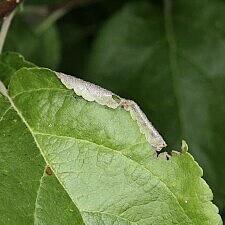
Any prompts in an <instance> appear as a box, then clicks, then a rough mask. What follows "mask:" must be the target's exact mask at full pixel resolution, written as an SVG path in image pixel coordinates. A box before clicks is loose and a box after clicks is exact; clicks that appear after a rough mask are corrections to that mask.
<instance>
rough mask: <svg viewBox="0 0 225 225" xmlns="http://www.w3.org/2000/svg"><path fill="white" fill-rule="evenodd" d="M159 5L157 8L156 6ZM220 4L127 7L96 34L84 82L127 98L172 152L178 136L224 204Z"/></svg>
mask: <svg viewBox="0 0 225 225" xmlns="http://www.w3.org/2000/svg"><path fill="white" fill-rule="evenodd" d="M161 3H163V4H161ZM224 8H225V3H224V1H220V0H215V1H208V0H204V1H194V0H193V1H185V0H179V1H177V0H175V1H171V0H165V1H163V2H161V1H159V2H157V3H156V1H154V2H153V3H152V4H151V3H150V2H147V1H136V2H132V3H128V4H127V5H125V6H124V7H123V8H122V9H121V10H120V11H119V12H117V13H116V14H115V15H114V16H113V17H112V18H111V19H110V20H109V21H107V22H106V24H105V25H104V26H103V28H102V30H101V31H100V33H99V35H98V37H97V40H96V42H95V45H94V49H93V52H92V55H91V57H90V63H89V70H88V72H87V73H86V74H88V76H87V77H86V78H87V79H88V80H89V81H92V82H97V83H98V84H100V85H103V86H105V87H107V88H108V89H111V90H113V91H115V92H117V93H119V94H120V95H123V96H125V97H129V98H133V99H134V100H135V101H137V102H138V103H139V104H140V105H141V106H142V108H143V109H144V111H146V112H147V115H148V116H149V117H150V118H151V119H152V120H153V121H154V124H155V125H157V127H158V128H159V130H160V132H161V133H162V134H163V136H164V137H165V139H166V141H167V142H168V146H169V148H170V149H171V148H172V149H173V148H177V146H178V144H179V142H180V140H181V139H182V138H185V140H188V143H189V144H190V146H191V152H192V153H193V155H194V156H195V157H196V158H197V159H198V161H199V162H200V164H201V165H202V166H203V168H204V172H205V177H206V178H207V180H208V182H209V183H210V185H212V188H213V190H214V192H215V194H216V201H217V202H218V204H220V206H221V209H223V208H224V207H225V205H224V203H225V191H224V190H225V179H224V177H225V169H224V161H225V148H224V143H223V142H224V134H225V125H224V124H225V117H224V115H225V104H224V99H225V75H224V74H225V63H224V60H225V48H224V46H225V45H224V39H225V32H224V27H225V13H224Z"/></svg>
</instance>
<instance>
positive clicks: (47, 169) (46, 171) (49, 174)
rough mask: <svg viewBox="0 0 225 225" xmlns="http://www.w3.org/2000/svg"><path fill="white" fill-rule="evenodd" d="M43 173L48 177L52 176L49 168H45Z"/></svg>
mask: <svg viewBox="0 0 225 225" xmlns="http://www.w3.org/2000/svg"><path fill="white" fill-rule="evenodd" d="M45 173H46V174H47V175H48V176H51V175H52V174H53V172H52V169H51V168H50V167H49V166H47V167H46V169H45Z"/></svg>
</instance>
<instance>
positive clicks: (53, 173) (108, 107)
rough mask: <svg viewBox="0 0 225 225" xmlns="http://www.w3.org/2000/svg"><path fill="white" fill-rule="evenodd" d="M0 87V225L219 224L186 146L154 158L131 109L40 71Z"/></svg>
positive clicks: (151, 141) (155, 141)
mask: <svg viewBox="0 0 225 225" xmlns="http://www.w3.org/2000/svg"><path fill="white" fill-rule="evenodd" d="M21 67H23V65H21ZM0 76H1V75H0ZM71 89H73V90H71ZM0 90H1V93H2V94H0V118H1V119H0V126H1V132H0V159H1V169H0V176H1V179H0V184H1V185H0V200H1V204H0V222H1V224H6V225H7V224H10V225H13V224H49V225H50V224H67V225H68V224H76V225H79V224H88V225H103V224H107V225H112V224H118V225H128V224H138V225H139V224H140V225H145V224H146V225H148V224H166V225H169V224H188V225H189V224H201V225H204V224H215V225H216V224H222V221H221V219H220V216H219V215H218V214H217V213H218V209H217V208H216V207H215V206H214V205H213V204H212V203H211V200H212V192H211V191H210V189H209V187H208V186H207V184H206V183H205V182H204V180H203V179H202V178H201V176H202V170H201V169H200V167H199V166H198V164H197V163H196V162H195V161H194V160H193V158H192V156H191V155H190V154H189V153H187V147H186V145H184V146H183V148H182V152H180V153H178V152H173V153H172V156H171V157H169V156H168V155H167V154H165V153H160V154H159V155H158V156H157V153H156V151H157V150H159V149H160V148H161V147H162V146H163V145H164V142H163V140H162V138H161V137H160V135H159V134H158V133H157V131H156V130H154V128H153V127H152V125H151V124H150V123H149V122H148V121H147V119H146V118H145V116H144V114H142V113H141V111H140V109H139V108H138V106H137V105H136V104H135V103H134V102H132V101H127V100H124V99H121V98H120V97H118V96H116V95H113V94H112V93H111V92H108V91H106V90H104V89H101V88H99V87H97V86H95V85H92V84H90V83H86V82H84V81H82V80H80V79H76V78H73V77H70V76H67V75H64V74H59V73H55V72H52V71H50V70H47V69H41V68H22V69H19V70H17V71H16V72H15V73H14V74H13V76H12V78H11V80H10V84H9V87H8V91H7V90H6V89H5V88H4V86H3V84H1V86H0ZM157 147H158V148H159V149H157Z"/></svg>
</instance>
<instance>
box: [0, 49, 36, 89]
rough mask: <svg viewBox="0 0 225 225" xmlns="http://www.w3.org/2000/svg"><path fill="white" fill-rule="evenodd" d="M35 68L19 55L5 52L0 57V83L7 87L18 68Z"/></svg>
mask: <svg viewBox="0 0 225 225" xmlns="http://www.w3.org/2000/svg"><path fill="white" fill-rule="evenodd" d="M23 67H27V68H31V67H35V65H34V64H33V63H31V62H28V61H26V60H25V59H24V58H23V57H22V56H21V55H20V54H18V53H14V52H6V53H3V54H2V55H0V74H1V75H0V77H1V81H2V82H3V83H4V84H5V85H6V86H8V84H9V81H10V78H11V76H12V75H13V73H14V72H16V71H17V70H19V69H20V68H23Z"/></svg>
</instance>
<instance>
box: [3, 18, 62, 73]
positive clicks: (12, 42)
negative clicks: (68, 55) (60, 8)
mask: <svg viewBox="0 0 225 225" xmlns="http://www.w3.org/2000/svg"><path fill="white" fill-rule="evenodd" d="M35 19H37V18H35ZM35 19H34V18H33V20H34V21H35ZM30 20H31V22H30V21H29V22H30V23H29V22H28V21H27V18H26V17H25V16H18V17H16V18H15V20H14V21H13V23H12V26H11V27H10V30H9V33H8V35H7V38H6V43H5V47H4V50H5V51H15V52H19V53H20V54H22V55H24V57H25V58H26V59H28V60H30V61H32V62H34V63H35V64H36V65H41V66H44V67H48V68H52V69H56V68H57V66H58V64H59V62H60V59H61V58H60V40H59V34H58V30H57V27H56V26H55V25H53V26H51V27H49V29H47V30H45V31H43V32H41V33H38V32H36V31H35V26H34V24H32V17H31V19H30Z"/></svg>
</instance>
